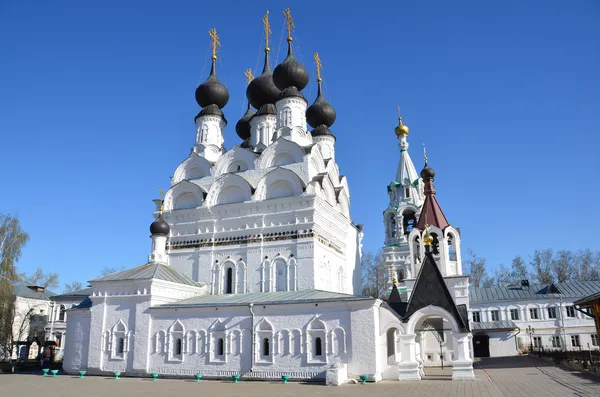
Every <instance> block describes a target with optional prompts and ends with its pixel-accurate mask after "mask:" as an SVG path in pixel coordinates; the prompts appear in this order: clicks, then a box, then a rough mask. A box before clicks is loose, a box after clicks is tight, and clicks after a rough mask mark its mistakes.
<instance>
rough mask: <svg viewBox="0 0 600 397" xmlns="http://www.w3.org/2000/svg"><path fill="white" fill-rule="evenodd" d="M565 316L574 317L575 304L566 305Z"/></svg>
mask: <svg viewBox="0 0 600 397" xmlns="http://www.w3.org/2000/svg"><path fill="white" fill-rule="evenodd" d="M566 309H567V317H576V314H575V306H567V307H566Z"/></svg>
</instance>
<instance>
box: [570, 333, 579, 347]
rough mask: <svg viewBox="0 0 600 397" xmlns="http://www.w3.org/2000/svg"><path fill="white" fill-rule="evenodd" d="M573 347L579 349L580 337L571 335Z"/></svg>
mask: <svg viewBox="0 0 600 397" xmlns="http://www.w3.org/2000/svg"><path fill="white" fill-rule="evenodd" d="M571 346H573V347H579V346H581V343H580V341H579V335H571Z"/></svg>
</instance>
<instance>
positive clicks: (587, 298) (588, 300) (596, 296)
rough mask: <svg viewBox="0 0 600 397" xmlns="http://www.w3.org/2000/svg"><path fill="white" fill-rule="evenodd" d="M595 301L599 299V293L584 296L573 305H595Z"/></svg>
mask: <svg viewBox="0 0 600 397" xmlns="http://www.w3.org/2000/svg"><path fill="white" fill-rule="evenodd" d="M597 299H600V291H598V292H596V293H595V294H592V295H588V296H585V297H583V298H581V299H579V300H578V301H576V302H574V303H575V304H576V305H585V304H587V305H590V304H593V303H595V301H596V300H597Z"/></svg>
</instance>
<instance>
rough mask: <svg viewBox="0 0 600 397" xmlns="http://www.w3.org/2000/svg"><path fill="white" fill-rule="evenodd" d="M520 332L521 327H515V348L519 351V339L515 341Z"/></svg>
mask: <svg viewBox="0 0 600 397" xmlns="http://www.w3.org/2000/svg"><path fill="white" fill-rule="evenodd" d="M520 333H521V328H519V327H517V333H516V334H515V349H516V350H517V353H518V352H519V341H517V335H519V334H520Z"/></svg>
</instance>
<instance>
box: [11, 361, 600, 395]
mask: <svg viewBox="0 0 600 397" xmlns="http://www.w3.org/2000/svg"><path fill="white" fill-rule="evenodd" d="M426 373H427V375H428V379H427V380H423V381H420V382H404V383H400V382H387V381H386V382H380V383H377V384H367V385H358V384H352V385H344V386H341V387H328V386H322V385H319V384H303V383H290V384H287V385H284V384H281V383H276V382H273V383H265V382H243V381H241V382H240V383H239V384H233V383H231V382H220V381H202V382H201V383H195V382H193V381H192V380H182V379H179V380H176V379H159V380H158V381H156V382H153V381H151V380H150V379H134V378H122V379H120V380H118V381H116V380H114V379H110V378H104V377H86V378H85V379H78V378H75V377H72V376H67V375H63V376H58V377H56V378H51V377H50V378H45V377H43V376H41V375H32V374H29V375H28V374H2V375H0V396H7V397H8V396H10V397H29V396H32V397H34V396H35V397H39V396H45V397H64V396H65V395H72V396H86V397H88V396H89V397H120V396H127V397H129V396H140V397H141V396H144V397H164V396H172V395H183V396H186V395H214V396H223V397H226V396H240V397H242V396H243V397H254V396H257V397H258V396H310V395H318V396H344V397H352V396H361V397H362V396H394V397H397V396H411V397H416V396H432V395H437V396H457V397H458V396H461V397H462V396H486V397H492V396H493V397H495V396H522V397H535V396H544V397H549V396H560V397H563V396H565V397H566V396H600V378H594V377H591V376H588V375H586V374H582V373H580V372H573V371H567V370H564V369H561V368H557V367H555V366H553V365H551V364H549V363H546V362H542V361H537V360H534V359H530V358H528V357H511V358H495V359H486V360H484V361H481V362H480V363H477V365H476V371H475V374H476V377H477V380H476V381H472V382H468V381H467V382H452V381H449V380H444V378H446V377H448V374H450V372H448V371H447V370H444V371H441V370H439V369H428V370H427V371H426Z"/></svg>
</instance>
